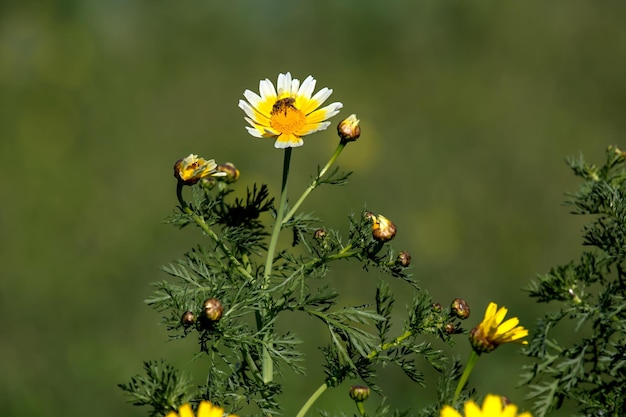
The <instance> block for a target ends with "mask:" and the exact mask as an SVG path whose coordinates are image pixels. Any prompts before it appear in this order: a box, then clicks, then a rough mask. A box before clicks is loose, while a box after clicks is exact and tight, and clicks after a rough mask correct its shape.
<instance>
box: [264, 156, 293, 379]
mask: <svg viewBox="0 0 626 417" xmlns="http://www.w3.org/2000/svg"><path fill="white" fill-rule="evenodd" d="M291 150H292V149H291V148H287V149H285V155H284V159H283V181H282V185H281V188H280V203H279V205H278V211H277V212H276V222H275V223H274V230H273V231H272V237H271V238H270V244H269V247H268V249H267V259H266V260H265V269H264V271H263V285H262V287H261V288H262V289H263V290H266V289H267V287H268V286H269V282H270V278H271V276H272V266H273V265H274V254H275V253H276V245H277V244H278V236H279V235H280V230H281V229H282V223H283V215H284V212H285V206H286V204H287V179H288V178H289V164H290V163H291ZM268 295H269V294H268ZM263 315H265V313H264V314H263ZM264 339H265V341H266V342H267V343H270V342H269V341H268V339H269V334H266V335H265V337H264ZM273 378H274V364H273V362H272V358H271V356H270V354H269V351H268V350H267V345H264V346H263V381H264V382H265V383H266V384H267V383H269V382H272V379H273Z"/></svg>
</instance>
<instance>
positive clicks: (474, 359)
mask: <svg viewBox="0 0 626 417" xmlns="http://www.w3.org/2000/svg"><path fill="white" fill-rule="evenodd" d="M478 357H479V356H478V353H476V352H475V351H474V350H472V354H471V355H470V357H469V359H468V360H467V365H465V370H464V371H463V375H461V379H459V383H458V385H457V386H456V391H454V399H453V400H452V402H453V403H456V402H457V400H458V399H459V395H461V390H463V387H464V386H465V384H466V383H467V380H468V379H469V376H470V374H471V373H472V369H474V365H476V362H477V361H478Z"/></svg>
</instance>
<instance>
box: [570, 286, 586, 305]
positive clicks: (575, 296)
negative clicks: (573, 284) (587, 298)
mask: <svg viewBox="0 0 626 417" xmlns="http://www.w3.org/2000/svg"><path fill="white" fill-rule="evenodd" d="M567 293H568V294H569V295H570V297H572V301H573V302H574V304H580V303H582V302H583V300H581V299H580V297H579V296H578V294H576V293H575V292H574V290H573V289H572V288H570V289H568V290H567Z"/></svg>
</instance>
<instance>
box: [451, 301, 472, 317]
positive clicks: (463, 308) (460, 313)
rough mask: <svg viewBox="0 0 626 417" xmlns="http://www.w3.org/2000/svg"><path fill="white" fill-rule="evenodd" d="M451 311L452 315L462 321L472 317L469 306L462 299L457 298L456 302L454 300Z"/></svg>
mask: <svg viewBox="0 0 626 417" xmlns="http://www.w3.org/2000/svg"><path fill="white" fill-rule="evenodd" d="M450 309H451V310H452V313H453V314H454V315H455V316H457V317H458V318H460V319H461V320H465V319H466V318H468V317H469V316H470V308H469V305H468V304H467V301H465V300H464V299H462V298H455V299H454V300H452V304H450Z"/></svg>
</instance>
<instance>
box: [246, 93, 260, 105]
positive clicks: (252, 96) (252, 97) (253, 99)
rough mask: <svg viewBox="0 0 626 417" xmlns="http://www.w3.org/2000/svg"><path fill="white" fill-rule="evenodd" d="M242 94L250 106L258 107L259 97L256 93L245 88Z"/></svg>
mask: <svg viewBox="0 0 626 417" xmlns="http://www.w3.org/2000/svg"><path fill="white" fill-rule="evenodd" d="M243 96H244V97H245V98H246V99H247V100H248V103H250V104H251V105H252V107H259V103H260V102H261V97H260V96H259V95H258V94H257V93H255V92H253V91H250V90H246V91H244V92H243Z"/></svg>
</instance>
